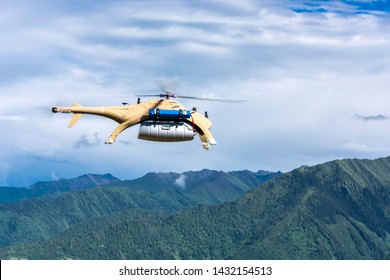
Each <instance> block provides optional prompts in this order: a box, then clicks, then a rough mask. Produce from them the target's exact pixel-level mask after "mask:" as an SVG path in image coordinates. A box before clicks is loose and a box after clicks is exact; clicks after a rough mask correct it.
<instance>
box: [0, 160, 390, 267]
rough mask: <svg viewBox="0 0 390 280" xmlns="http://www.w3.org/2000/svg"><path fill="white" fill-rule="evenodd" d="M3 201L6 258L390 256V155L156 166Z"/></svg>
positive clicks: (2, 252)
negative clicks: (281, 167)
mask: <svg viewBox="0 0 390 280" xmlns="http://www.w3.org/2000/svg"><path fill="white" fill-rule="evenodd" d="M208 173H210V174H208ZM264 176H265V177H264ZM153 178H154V179H153ZM158 178H160V179H158ZM167 178H171V179H167ZM196 178H198V180H196ZM202 178H203V179H202ZM143 180H145V181H149V180H150V181H149V182H153V184H154V186H156V188H155V189H154V188H153V187H152V185H153V184H152V185H148V186H146V187H144V188H143V187H141V186H142V184H141V182H142V181H143ZM256 180H262V181H261V182H258V181H256ZM166 182H171V183H170V184H171V187H170V188H169V187H168V185H169V183H166ZM172 182H173V185H174V186H173V187H172ZM251 183H255V184H256V187H255V186H254V187H251V188H250V187H249V188H248V189H246V188H244V186H248V184H249V185H250V184H251ZM116 184H118V185H116ZM237 189H241V191H242V193H241V194H238V195H236V197H233V195H231V194H229V195H226V192H230V191H228V190H234V191H236V190H237ZM234 191H232V192H233V193H234ZM130 194H131V195H130ZM26 203H30V204H26ZM41 205H43V207H42V208H40V207H41ZM125 205H126V206H125ZM0 206H1V208H0V219H1V223H0V225H1V227H2V228H1V232H2V233H1V237H2V241H1V242H2V244H1V246H0V247H2V248H1V249H0V258H2V259H9V258H28V259H377V260H378V259H390V157H387V158H379V159H376V160H366V159H345V160H335V161H330V162H327V163H324V164H319V165H316V166H312V167H308V166H302V167H300V168H297V169H294V170H292V171H291V172H288V173H285V174H281V173H268V172H258V173H251V172H248V171H240V172H237V173H236V172H229V173H225V172H217V171H210V170H203V171H201V172H200V173H196V172H188V173H185V174H184V173H183V174H175V173H164V174H157V173H149V174H147V175H145V176H144V177H143V178H140V179H138V180H133V181H131V182H127V183H126V182H125V181H121V182H119V181H118V182H117V183H115V182H114V183H110V184H109V185H107V186H105V187H95V188H92V189H87V190H83V191H75V192H68V193H60V194H55V195H54V196H53V194H51V195H48V196H42V197H39V198H34V199H29V200H27V201H19V202H9V203H4V204H3V205H0ZM51 208H52V209H56V211H55V212H52V211H45V212H43V210H39V209H51ZM23 209H29V211H27V210H25V213H24V214H23V215H20V212H22V211H23ZM34 211H35V212H34ZM37 216H41V218H40V219H37V218H36V217H37ZM7 219H8V220H7ZM29 219H32V220H29ZM57 222H59V223H60V225H61V226H62V227H60V225H58V228H55V227H54V228H53V227H52V228H50V229H49V228H48V225H51V226H52V225H53V224H55V223H57ZM23 223H24V224H23ZM22 229H23V230H22ZM12 230H13V232H12ZM18 230H19V232H18ZM37 230H39V231H41V233H42V234H41V236H35V238H26V237H25V236H28V235H31V234H33V232H34V231H37ZM22 231H24V232H22ZM13 233H17V235H18V236H19V237H18V239H12V238H8V240H5V241H3V238H4V237H6V235H7V234H8V235H11V236H12V234H13ZM43 233H44V234H43ZM23 237H25V239H24V240H21V239H22V238H23Z"/></svg>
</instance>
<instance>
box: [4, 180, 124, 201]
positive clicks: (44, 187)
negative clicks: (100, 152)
mask: <svg viewBox="0 0 390 280" xmlns="http://www.w3.org/2000/svg"><path fill="white" fill-rule="evenodd" d="M118 181H120V180H119V179H118V178H116V177H114V176H112V175H111V174H109V173H108V174H104V175H100V174H85V175H82V176H79V177H77V178H72V179H61V180H53V181H49V182H37V183H35V184H32V185H31V186H29V187H27V188H25V187H23V188H16V187H0V203H6V202H13V201H19V200H26V199H30V198H34V197H39V196H43V195H47V194H53V193H63V192H72V191H80V190H85V189H90V188H93V187H96V186H102V185H107V184H109V183H114V182H118Z"/></svg>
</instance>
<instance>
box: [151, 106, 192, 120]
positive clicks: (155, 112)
mask: <svg viewBox="0 0 390 280" xmlns="http://www.w3.org/2000/svg"><path fill="white" fill-rule="evenodd" d="M149 117H152V118H156V119H170V120H171V119H172V120H177V119H180V120H181V119H188V118H190V117H191V111H190V110H181V109H180V110H163V109H150V110H149Z"/></svg>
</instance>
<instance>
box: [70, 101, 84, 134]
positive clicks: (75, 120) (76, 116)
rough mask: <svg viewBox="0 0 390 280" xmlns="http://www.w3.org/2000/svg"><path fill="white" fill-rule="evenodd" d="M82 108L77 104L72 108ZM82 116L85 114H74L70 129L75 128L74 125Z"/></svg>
mask: <svg viewBox="0 0 390 280" xmlns="http://www.w3.org/2000/svg"><path fill="white" fill-rule="evenodd" d="M80 106H81V105H80V104H77V103H74V104H72V107H80ZM82 115H83V114H80V113H76V114H73V117H72V119H71V120H70V122H69V124H68V127H69V128H71V127H72V126H74V124H75V123H76V122H77V121H78V120H79V119H80V118H81V116H82Z"/></svg>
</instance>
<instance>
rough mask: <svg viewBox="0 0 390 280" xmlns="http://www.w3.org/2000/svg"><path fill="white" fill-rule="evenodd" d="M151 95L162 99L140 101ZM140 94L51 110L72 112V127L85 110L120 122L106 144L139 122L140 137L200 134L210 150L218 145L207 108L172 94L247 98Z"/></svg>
mask: <svg viewBox="0 0 390 280" xmlns="http://www.w3.org/2000/svg"><path fill="white" fill-rule="evenodd" d="M150 96H158V97H160V99H155V100H147V101H144V102H141V99H140V97H150ZM137 97H138V100H137V104H134V105H129V104H128V103H122V104H123V106H102V107H84V106H81V105H80V104H77V103H74V104H73V105H72V107H59V106H54V107H52V109H51V110H52V112H53V113H73V117H72V119H71V120H70V123H69V125H68V127H69V128H70V127H72V126H73V125H74V124H75V123H76V122H77V121H78V120H79V119H80V118H81V116H82V115H83V114H91V115H98V116H103V117H107V118H110V119H112V120H114V121H116V122H118V123H119V125H118V126H117V127H116V128H115V129H114V131H113V132H112V133H111V135H110V136H109V137H108V138H107V140H106V142H105V143H106V144H113V143H114V142H115V140H116V138H117V137H118V135H119V134H120V133H121V132H122V131H124V130H125V129H127V128H129V127H132V126H134V125H137V124H139V125H140V128H139V135H138V138H139V139H142V140H149V141H158V142H179V141H191V140H193V139H194V136H195V135H196V134H198V135H199V138H200V140H201V142H202V145H203V148H204V149H206V150H208V149H210V145H216V144H217V142H216V141H215V139H214V137H213V135H212V134H211V132H210V128H211V121H210V120H209V119H208V114H207V112H205V115H202V114H200V113H198V112H197V111H196V108H193V109H192V110H188V109H187V108H185V107H184V106H183V105H181V104H180V103H179V102H177V101H176V100H173V99H172V98H189V99H198V100H207V101H219V102H231V103H236V102H243V101H244V100H230V99H211V98H201V97H190V96H181V95H176V94H174V93H173V92H171V91H168V90H165V91H164V93H162V94H158V95H137Z"/></svg>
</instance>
